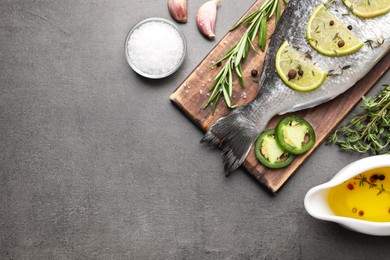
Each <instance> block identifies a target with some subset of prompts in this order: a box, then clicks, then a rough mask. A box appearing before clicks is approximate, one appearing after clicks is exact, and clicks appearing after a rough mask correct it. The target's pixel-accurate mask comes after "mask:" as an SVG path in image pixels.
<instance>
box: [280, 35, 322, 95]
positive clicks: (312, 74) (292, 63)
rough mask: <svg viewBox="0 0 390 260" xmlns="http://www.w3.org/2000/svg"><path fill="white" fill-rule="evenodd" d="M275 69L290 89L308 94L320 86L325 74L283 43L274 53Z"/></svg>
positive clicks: (286, 42)
mask: <svg viewBox="0 0 390 260" xmlns="http://www.w3.org/2000/svg"><path fill="white" fill-rule="evenodd" d="M275 67H276V71H277V73H278V75H279V77H280V78H281V79H282V80H283V82H284V83H285V84H286V85H287V86H289V87H290V88H292V89H294V90H297V91H301V92H308V91H312V90H315V89H317V88H319V87H320V86H321V84H322V83H323V82H324V80H325V79H326V77H327V73H326V72H324V71H322V70H321V69H320V68H318V67H317V66H315V65H314V64H313V63H312V62H311V60H310V59H309V58H308V57H306V55H305V54H302V53H300V52H298V51H297V50H296V48H294V47H292V46H290V45H289V44H288V41H285V42H284V43H283V44H282V46H280V48H279V50H278V52H277V53H276V59H275Z"/></svg>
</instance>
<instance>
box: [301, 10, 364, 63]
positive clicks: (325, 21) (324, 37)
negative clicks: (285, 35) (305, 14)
mask: <svg viewBox="0 0 390 260" xmlns="http://www.w3.org/2000/svg"><path fill="white" fill-rule="evenodd" d="M306 37H307V40H308V41H309V43H310V45H311V46H312V47H313V48H314V49H315V50H317V51H318V52H320V53H321V54H323V55H327V56H341V55H347V54H352V53H354V52H356V51H358V50H359V49H360V48H361V47H362V46H363V45H364V43H363V42H362V41H360V40H359V39H358V38H357V37H356V36H355V34H353V32H352V31H350V30H349V29H348V28H347V27H346V26H345V25H344V24H342V23H341V21H340V20H339V19H338V18H337V17H336V16H334V15H333V14H332V13H331V12H330V11H329V10H328V9H327V8H326V7H325V6H324V5H323V4H320V5H319V6H318V7H317V8H316V9H315V10H314V11H313V13H312V15H311V16H310V19H309V21H308V24H307V28H306Z"/></svg>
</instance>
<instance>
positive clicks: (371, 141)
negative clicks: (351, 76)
mask: <svg viewBox="0 0 390 260" xmlns="http://www.w3.org/2000/svg"><path fill="white" fill-rule="evenodd" d="M383 87H384V88H383V89H382V90H381V91H380V93H379V94H378V95H377V96H376V97H375V98H369V97H364V96H363V97H362V100H363V104H362V105H361V107H362V108H363V110H364V112H363V113H361V114H359V115H353V117H352V118H351V119H350V120H349V121H348V123H347V124H346V125H341V126H339V127H338V128H337V130H336V131H335V132H334V133H333V134H332V135H331V136H330V137H329V138H328V140H327V143H328V144H331V143H334V144H337V145H338V146H339V147H340V148H341V149H342V150H348V151H354V152H359V153H365V152H369V153H371V154H373V155H375V154H390V150H389V146H390V86H389V85H383Z"/></svg>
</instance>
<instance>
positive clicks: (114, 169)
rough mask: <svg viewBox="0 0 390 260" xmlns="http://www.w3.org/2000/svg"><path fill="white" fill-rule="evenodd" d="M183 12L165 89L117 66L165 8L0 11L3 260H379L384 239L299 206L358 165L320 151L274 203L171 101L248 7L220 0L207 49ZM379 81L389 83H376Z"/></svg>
mask: <svg viewBox="0 0 390 260" xmlns="http://www.w3.org/2000/svg"><path fill="white" fill-rule="evenodd" d="M203 2H204V1H200V0H196V1H189V17H190V19H189V22H188V23H187V24H185V25H180V28H181V29H182V30H183V32H184V33H185V35H186V37H187V42H188V53H187V57H186V60H185V62H184V64H183V66H182V67H181V68H180V70H179V71H177V72H176V73H175V74H174V75H172V76H171V77H169V78H166V79H164V80H146V79H144V78H141V77H139V76H137V75H136V74H135V73H134V72H133V71H132V70H131V69H130V68H129V66H128V65H127V63H126V61H125V58H124V40H125V37H126V34H127V32H128V31H129V30H130V28H131V27H132V26H133V25H134V24H135V23H137V22H138V21H140V20H142V19H145V18H149V17H153V16H158V17H163V18H168V19H170V17H169V14H168V11H167V7H166V1H150V0H147V1H129V0H127V1H124V0H116V1H113V0H91V1H86V0H85V1H59V0H55V1H54V0H50V1H44V0H41V1H38V0H36V1H35V0H31V1H22V0H1V1H0V144H1V145H0V147H1V148H0V259H372V258H373V257H376V258H377V259H388V257H389V255H390V247H389V244H390V238H389V237H372V236H366V235H362V234H358V233H354V232H351V231H348V230H346V229H344V228H342V227H340V226H338V225H336V224H332V223H326V222H322V221H318V220H315V219H313V218H312V217H310V216H309V215H308V214H307V213H306V211H305V210H304V207H303V198H304V195H305V194H306V192H307V191H308V190H309V189H310V188H311V187H313V186H315V185H318V184H320V183H322V182H325V181H327V180H329V179H330V178H331V177H332V176H333V175H334V174H335V173H336V172H337V171H338V170H340V169H341V168H342V167H343V166H345V165H346V164H347V163H349V162H352V161H354V160H356V159H358V158H361V157H363V156H361V155H356V154H347V153H343V152H340V151H339V150H338V149H337V148H336V147H335V146H325V145H323V146H321V147H320V148H319V149H318V150H317V151H316V152H315V154H314V155H313V156H311V158H310V159H309V160H308V161H307V162H306V163H305V164H304V165H303V167H302V168H301V169H300V170H299V171H298V172H297V174H296V175H295V176H294V177H293V178H292V179H291V180H290V181H289V182H288V183H287V185H286V186H285V187H284V188H283V189H282V190H281V192H280V193H279V194H278V195H277V196H276V197H273V196H271V195H270V194H268V193H267V191H265V189H264V188H263V187H262V186H261V185H260V184H258V183H257V182H256V181H255V180H254V179H253V178H252V177H251V176H250V175H249V174H247V173H246V172H245V171H243V170H238V171H237V172H235V173H234V174H233V175H232V176H231V178H228V179H227V178H225V177H224V174H223V172H222V171H223V166H222V162H221V157H220V155H219V151H217V150H212V149H209V148H207V147H205V146H203V145H200V144H199V140H200V139H201V137H202V133H201V131H199V130H198V129H197V128H196V127H195V126H194V125H193V124H192V123H191V122H190V121H189V120H188V119H187V118H186V117H185V116H184V115H183V114H182V113H181V112H180V111H179V110H177V109H176V108H175V107H174V106H172V104H171V103H170V102H169V100H168V97H169V95H170V93H172V92H173V91H174V90H175V89H176V87H177V86H179V85H180V83H181V82H182V81H183V80H184V79H185V78H186V76H187V75H189V74H190V73H191V71H192V70H193V69H194V68H195V67H196V65H197V64H198V63H199V62H200V61H201V60H202V59H203V58H204V57H205V56H206V54H207V53H208V52H209V51H210V50H211V49H212V48H213V47H214V46H215V44H216V43H217V42H218V41H219V39H221V37H222V36H223V35H224V34H225V33H226V32H227V31H228V29H229V28H231V26H232V25H233V24H234V23H235V22H236V21H237V20H238V19H239V18H240V17H241V15H242V14H243V13H244V12H245V11H246V10H247V9H248V8H249V7H250V6H251V5H252V4H253V1H233V0H224V1H223V2H222V5H221V7H220V8H219V10H218V20H217V25H216V30H217V38H216V40H215V41H207V40H206V39H204V38H203V37H202V36H201V35H200V34H199V32H198V31H197V28H196V24H195V12H196V9H197V8H198V7H199V6H200V5H201V3H203ZM383 83H390V74H389V73H388V74H387V75H386V76H385V77H384V78H383V79H382V80H381V82H380V83H379V84H378V85H377V86H376V87H375V88H374V89H373V91H372V92H371V93H370V94H372V95H374V94H376V93H377V92H378V91H379V88H380V85H381V84H383Z"/></svg>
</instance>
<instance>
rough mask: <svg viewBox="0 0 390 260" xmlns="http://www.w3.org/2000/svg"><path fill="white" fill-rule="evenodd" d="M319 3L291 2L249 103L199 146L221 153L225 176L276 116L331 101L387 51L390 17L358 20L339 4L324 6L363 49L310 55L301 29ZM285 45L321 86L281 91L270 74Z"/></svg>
mask: <svg viewBox="0 0 390 260" xmlns="http://www.w3.org/2000/svg"><path fill="white" fill-rule="evenodd" d="M321 3H324V4H325V3H326V2H323V1H320V0H291V1H290V2H289V4H288V5H287V6H286V9H285V10H284V12H283V14H282V17H281V19H280V21H279V23H278V25H277V27H276V29H275V32H274V34H273V36H272V38H271V42H270V45H269V48H268V51H267V54H266V58H265V60H264V65H263V69H262V74H261V77H260V82H259V87H260V91H259V94H258V95H257V97H256V98H255V100H253V101H252V102H251V103H249V104H247V105H245V106H242V107H239V108H237V109H236V110H234V111H232V112H231V113H230V114H229V115H228V116H226V117H223V118H220V119H219V120H217V121H216V122H215V123H214V124H213V125H212V126H211V127H210V128H209V130H208V131H207V133H206V135H205V136H204V138H203V139H202V141H201V142H206V143H209V144H210V145H211V146H215V147H220V148H222V151H223V156H224V164H225V172H226V173H227V175H228V174H230V173H231V172H232V171H234V170H235V169H237V168H238V167H239V166H240V165H241V164H242V163H243V161H244V160H245V158H246V156H247V155H248V153H249V151H250V148H251V146H252V144H253V143H254V142H255V140H256V138H257V137H258V136H259V134H260V133H261V132H262V131H263V130H264V128H265V127H266V125H267V123H268V122H269V120H270V119H271V118H272V117H273V116H274V115H276V114H284V113H287V112H293V111H297V110H302V109H306V108H310V107H314V106H317V105H319V104H322V103H324V102H326V101H328V100H331V99H333V98H335V97H337V96H338V95H340V94H341V93H343V92H345V91H346V90H348V89H349V88H350V87H352V86H353V85H354V84H355V83H356V82H357V81H358V80H359V79H361V78H363V77H364V76H365V75H366V74H367V73H368V72H369V71H370V70H371V68H372V67H373V66H374V65H375V64H376V63H377V62H378V61H379V60H380V59H381V58H382V57H383V56H384V55H385V54H386V53H387V52H389V50H390V13H386V14H384V15H381V16H378V17H375V18H370V19H361V18H359V17H357V16H355V15H353V14H351V13H350V11H349V10H348V9H347V8H346V7H345V5H344V4H343V2H342V1H341V0H338V1H332V3H331V4H327V8H329V11H330V12H332V13H333V15H334V16H336V17H337V18H338V19H339V20H340V21H341V22H342V23H343V24H344V25H345V26H348V29H350V30H351V28H352V32H353V33H354V34H355V35H356V36H357V37H358V38H359V39H360V40H361V41H362V42H365V44H364V46H363V47H361V48H360V49H359V50H358V51H356V52H354V53H352V54H349V55H345V56H334V57H330V56H324V55H322V54H320V53H319V52H317V51H316V50H314V49H313V48H312V47H311V46H310V44H309V42H308V40H307V38H306V27H307V24H308V20H309V18H310V16H311V13H312V12H313V10H314V9H315V8H316V7H317V6H318V5H319V4H321ZM286 40H287V41H288V42H289V44H290V45H291V46H296V48H297V49H299V52H301V53H306V54H307V56H309V57H310V59H311V61H312V62H313V64H315V65H316V66H317V67H319V68H321V69H322V70H323V71H326V72H327V73H328V76H327V78H326V79H325V81H324V82H323V84H322V85H321V86H320V87H319V88H318V89H316V90H314V91H311V92H299V91H295V90H292V89H291V88H289V87H287V86H286V85H285V84H284V83H283V81H282V80H281V79H280V77H279V75H278V74H277V72H276V68H275V57H276V54H277V51H278V49H279V47H280V46H281V45H282V44H283V43H284V42H285V41H286Z"/></svg>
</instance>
